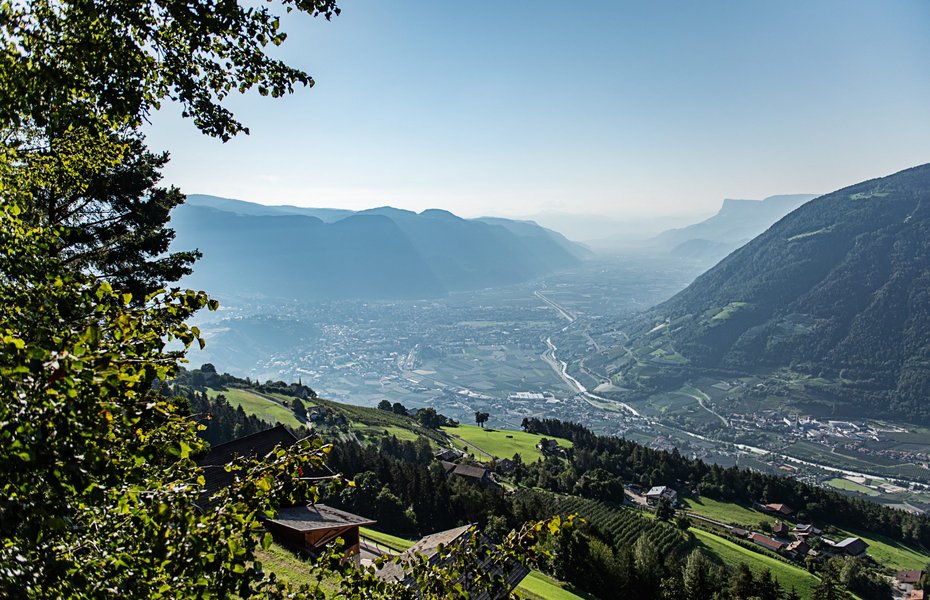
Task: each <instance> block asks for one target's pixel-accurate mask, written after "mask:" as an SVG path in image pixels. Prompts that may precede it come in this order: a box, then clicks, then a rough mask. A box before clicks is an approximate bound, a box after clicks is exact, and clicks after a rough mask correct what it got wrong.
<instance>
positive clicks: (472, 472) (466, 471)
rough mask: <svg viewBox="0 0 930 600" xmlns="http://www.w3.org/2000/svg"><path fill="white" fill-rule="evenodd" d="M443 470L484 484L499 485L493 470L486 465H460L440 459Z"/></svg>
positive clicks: (447, 473) (449, 474)
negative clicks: (492, 472)
mask: <svg viewBox="0 0 930 600" xmlns="http://www.w3.org/2000/svg"><path fill="white" fill-rule="evenodd" d="M439 464H441V465H442V470H443V471H444V472H445V474H446V475H447V476H450V477H451V476H453V475H455V476H457V477H462V478H464V479H467V480H468V481H472V482H474V483H477V484H480V485H484V486H496V485H498V484H497V482H496V481H494V478H493V477H492V476H491V471H489V470H488V469H485V468H484V467H473V466H471V465H459V464H456V463H451V462H448V461H444V460H443V461H440V463H439Z"/></svg>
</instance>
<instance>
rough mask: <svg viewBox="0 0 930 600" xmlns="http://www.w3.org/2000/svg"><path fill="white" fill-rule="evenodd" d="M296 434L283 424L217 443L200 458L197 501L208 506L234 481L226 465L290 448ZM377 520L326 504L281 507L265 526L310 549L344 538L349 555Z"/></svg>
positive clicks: (276, 535)
mask: <svg viewBox="0 0 930 600" xmlns="http://www.w3.org/2000/svg"><path fill="white" fill-rule="evenodd" d="M296 443H297V438H296V437H294V435H293V434H291V432H289V431H288V430H287V429H285V428H284V427H283V426H282V425H278V426H277V427H272V428H271V429H266V430H265V431H261V432H259V433H255V434H252V435H247V436H245V437H241V438H239V439H236V440H233V441H231V442H226V443H225V444H218V445H216V446H214V447H213V448H212V449H211V450H210V452H208V453H207V455H206V456H205V457H204V458H203V459H201V460H200V461H199V462H198V465H199V466H200V467H201V469H203V477H204V491H203V493H202V494H201V495H200V499H199V500H198V505H199V506H200V507H201V508H204V509H207V508H209V507H211V506H212V505H213V504H214V502H213V500H212V496H213V495H214V494H215V493H216V492H218V491H220V490H221V489H223V488H225V487H227V486H229V485H231V484H232V483H233V482H234V481H235V477H236V474H235V473H233V472H228V471H226V469H225V467H226V465H228V464H230V463H231V462H233V461H234V460H235V459H236V458H238V457H246V458H253V459H260V458H264V457H265V456H267V455H268V453H269V452H271V451H272V450H274V449H275V448H276V447H281V448H288V447H290V446H293V445H294V444H296ZM372 524H374V521H372V520H369V519H366V518H365V517H360V516H358V515H353V514H351V513H347V512H343V511H341V510H336V509H335V508H330V507H329V506H325V505H323V504H316V505H313V506H309V505H307V506H291V507H284V508H282V509H281V510H280V511H279V512H278V514H277V515H276V516H275V517H274V518H273V519H265V520H264V525H265V528H266V529H267V530H268V531H269V532H271V535H272V536H273V537H274V538H275V540H276V541H278V542H279V543H282V544H285V545H287V546H291V547H293V548H297V549H299V550H304V551H307V552H310V553H314V554H315V553H318V552H320V551H321V550H322V549H323V547H324V546H325V545H326V544H329V543H330V542H332V541H333V540H335V539H337V538H342V539H343V541H344V542H345V548H346V555H347V556H356V555H358V552H359V527H360V526H363V525H372Z"/></svg>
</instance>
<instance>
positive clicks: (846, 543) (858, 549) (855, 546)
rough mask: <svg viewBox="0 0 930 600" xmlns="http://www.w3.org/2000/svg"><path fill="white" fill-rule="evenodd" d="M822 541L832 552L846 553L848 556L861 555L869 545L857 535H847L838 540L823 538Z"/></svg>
mask: <svg viewBox="0 0 930 600" xmlns="http://www.w3.org/2000/svg"><path fill="white" fill-rule="evenodd" d="M823 542H824V544H826V545H827V547H828V548H829V549H830V550H832V552H833V553H834V554H846V555H848V556H862V555H863V554H865V551H866V550H867V549H868V547H869V545H868V544H866V543H865V542H864V541H862V540H861V539H860V538H857V537H849V538H846V539H845V540H841V541H839V542H831V541H830V540H828V539H824V540H823Z"/></svg>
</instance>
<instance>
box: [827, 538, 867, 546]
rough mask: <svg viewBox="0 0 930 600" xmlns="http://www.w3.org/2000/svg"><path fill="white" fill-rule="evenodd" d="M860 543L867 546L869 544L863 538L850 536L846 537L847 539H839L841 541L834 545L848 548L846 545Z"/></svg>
mask: <svg viewBox="0 0 930 600" xmlns="http://www.w3.org/2000/svg"><path fill="white" fill-rule="evenodd" d="M858 544H865V545H866V546H868V544H866V543H865V542H864V541H863V540H861V539H859V538H857V537H848V538H846V539H845V540H841V541H839V542H836V543H835V544H833V545H834V546H835V547H837V548H846V547H848V546H852V545H858Z"/></svg>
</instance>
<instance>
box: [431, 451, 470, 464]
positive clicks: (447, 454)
mask: <svg viewBox="0 0 930 600" xmlns="http://www.w3.org/2000/svg"><path fill="white" fill-rule="evenodd" d="M462 456H464V454H462V452H461V451H459V450H456V449H454V448H443V449H442V450H440V451H439V452H437V453H435V454H434V455H433V457H434V458H435V459H436V460H444V461H447V462H448V461H453V460H458V459H460V458H462Z"/></svg>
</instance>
